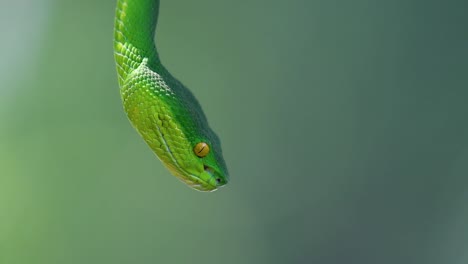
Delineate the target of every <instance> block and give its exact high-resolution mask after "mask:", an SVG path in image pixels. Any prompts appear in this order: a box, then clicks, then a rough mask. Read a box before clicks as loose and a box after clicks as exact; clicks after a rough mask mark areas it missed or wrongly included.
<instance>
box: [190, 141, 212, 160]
mask: <svg viewBox="0 0 468 264" xmlns="http://www.w3.org/2000/svg"><path fill="white" fill-rule="evenodd" d="M193 152H195V155H197V156H198V157H200V158H203V157H205V156H206V155H208V153H210V147H209V146H208V144H206V143H205V142H200V143H198V144H197V145H195V147H194V148H193Z"/></svg>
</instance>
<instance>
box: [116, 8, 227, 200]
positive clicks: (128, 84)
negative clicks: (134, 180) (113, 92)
mask: <svg viewBox="0 0 468 264" xmlns="http://www.w3.org/2000/svg"><path fill="white" fill-rule="evenodd" d="M158 12H159V0H118V1H117V8H116V17H115V28H114V57H115V61H116V66H117V73H118V82H119V86H120V94H121V98H122V102H123V106H124V110H125V112H126V114H127V116H128V118H129V120H130V122H131V123H132V125H133V127H134V128H135V129H136V130H137V131H138V133H139V134H140V135H141V136H142V137H143V139H144V140H145V141H146V143H147V144H148V146H149V147H150V148H151V149H152V150H153V152H154V153H155V154H156V155H157V156H158V158H159V159H160V160H161V161H162V163H163V164H164V165H165V166H166V167H167V168H168V169H169V171H170V172H171V173H172V174H173V175H174V176H176V177H177V178H179V179H180V180H182V181H183V182H185V183H187V184H188V185H189V186H191V187H192V188H195V189H197V190H200V191H213V190H216V189H217V188H218V187H220V186H222V185H225V184H226V183H227V182H228V172H227V169H226V165H225V162H224V159H223V156H222V152H221V143H220V140H219V138H218V137H217V135H216V134H215V133H214V132H213V130H211V128H210V127H209V126H208V121H207V119H206V116H205V114H204V113H203V111H202V108H201V106H200V104H199V103H198V101H197V100H196V99H195V97H194V96H193V94H192V93H191V92H190V91H189V90H188V89H187V88H186V87H185V86H184V85H183V84H182V83H181V82H179V81H178V80H177V79H175V78H174V77H173V76H172V75H171V74H170V73H169V71H168V70H167V69H166V68H165V67H164V66H163V65H162V64H161V61H160V58H159V56H158V52H157V50H156V44H155V41H154V34H155V29H156V23H157V18H158Z"/></svg>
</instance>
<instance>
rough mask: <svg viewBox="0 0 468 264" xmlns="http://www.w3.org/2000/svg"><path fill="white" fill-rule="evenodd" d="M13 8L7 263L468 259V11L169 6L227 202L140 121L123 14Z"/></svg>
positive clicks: (398, 6) (2, 152) (293, 1)
mask: <svg viewBox="0 0 468 264" xmlns="http://www.w3.org/2000/svg"><path fill="white" fill-rule="evenodd" d="M0 7H1V8H0V30H1V31H0V32H1V41H0V82H1V85H0V120H1V127H0V263H1V264H23V263H24V264H36V263H38V264H39V263H40V264H42V263H44V264H46V263H47V264H69V263H70V264H75V263H76V264H83V263H87V264H94V263H95V264H106V263H112V264H115V263H141V264H143V263H204V264H208V263H255V264H260V263H326V264H328V263H330V264H332V263H333V264H335V263H336V264H341V263H346V264H349V263H366V264H367V263H369V264H375V263H379V264H386V263H389V264H394V263H424V264H426V263H434V264H436V263H450V264H451V263H456V264H462V263H468V251H467V247H468V224H467V223H468V206H467V204H468V192H467V190H468V177H467V176H468V120H467V116H468V105H467V99H468V33H467V25H468V16H467V15H466V10H468V2H466V1H416V0H396V1H370V0H356V1H346V0H340V1H333V0H313V1H306V0H289V1H282V0H251V1H243V2H242V1H224V0H206V1H190V0H172V1H169V0H167V1H166V0H163V1H162V4H161V12H160V20H159V22H160V23H159V27H158V32H157V37H156V39H157V45H158V47H159V50H160V53H161V57H162V60H163V62H164V63H165V65H166V66H167V67H168V68H169V69H170V70H171V72H172V73H173V74H174V75H175V76H177V77H178V78H179V79H180V80H181V81H183V82H184V83H185V84H186V85H187V86H188V87H189V88H191V89H192V91H193V92H194V94H195V95H196V96H197V98H198V99H199V101H200V102H201V104H202V105H203V107H204V110H205V113H206V114H207V116H208V119H209V121H210V123H211V125H212V127H213V128H214V129H215V131H217V133H218V134H219V135H220V137H221V139H222V143H223V149H224V156H225V159H226V162H227V164H228V167H229V171H230V175H231V182H230V183H229V185H228V186H227V187H225V188H222V189H221V190H220V191H217V192H215V193H200V192H196V191H193V190H191V189H189V188H187V187H186V186H184V185H183V184H182V183H180V182H179V181H178V180H177V179H176V178H175V177H172V176H170V174H169V173H168V172H167V171H166V170H165V169H164V168H163V166H162V165H161V164H160V162H159V161H158V160H157V159H156V158H155V157H154V155H153V154H152V152H151V150H150V149H149V148H148V147H147V146H146V145H145V143H144V142H143V141H142V140H141V139H140V138H139V136H138V135H137V133H136V132H135V131H134V130H133V128H132V127H131V126H130V124H129V122H128V121H127V119H126V117H125V114H124V112H123V110H122V106H121V102H120V97H119V93H118V86H117V80H116V72H115V66H114V62H113V51H112V34H113V16H114V7H115V1H94V0H83V1H71V0H20V1H5V0H0Z"/></svg>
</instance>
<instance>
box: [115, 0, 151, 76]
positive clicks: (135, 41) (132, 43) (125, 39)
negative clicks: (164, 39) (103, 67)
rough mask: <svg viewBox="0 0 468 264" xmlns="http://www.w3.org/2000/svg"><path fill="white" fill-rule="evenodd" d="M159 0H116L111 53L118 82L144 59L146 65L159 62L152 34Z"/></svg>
mask: <svg viewBox="0 0 468 264" xmlns="http://www.w3.org/2000/svg"><path fill="white" fill-rule="evenodd" d="M158 12H159V0H118V1H117V8H116V15H115V26H114V54H115V60H116V62H117V72H118V75H119V83H120V85H122V84H123V82H124V81H125V80H126V78H127V76H128V75H129V74H130V73H131V72H132V71H134V70H135V69H137V68H138V66H139V65H140V64H141V63H142V62H143V59H145V58H146V59H147V63H148V65H149V66H155V67H157V66H158V65H159V64H160V61H159V56H158V53H157V51H156V44H155V41H154V34H155V30H156V23H157V19H158Z"/></svg>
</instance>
